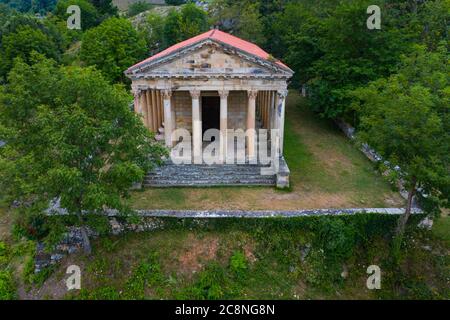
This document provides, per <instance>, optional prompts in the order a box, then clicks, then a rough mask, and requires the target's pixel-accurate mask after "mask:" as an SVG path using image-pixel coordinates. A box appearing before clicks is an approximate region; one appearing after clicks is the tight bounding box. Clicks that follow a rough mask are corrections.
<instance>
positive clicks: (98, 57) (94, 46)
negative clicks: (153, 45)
mask: <svg viewBox="0 0 450 320" xmlns="http://www.w3.org/2000/svg"><path fill="white" fill-rule="evenodd" d="M144 55H145V42H144V40H143V39H142V38H140V37H139V35H138V33H137V32H136V31H135V30H134V29H133V26H132V25H131V23H130V22H129V21H128V20H126V19H121V18H110V19H108V20H105V21H104V22H103V23H102V24H100V25H99V26H98V27H96V28H93V29H91V30H88V31H86V33H85V34H84V36H83V42H82V44H81V52H80V57H81V60H82V61H83V62H84V63H86V64H87V65H89V66H95V67H96V68H97V69H98V70H100V71H102V72H103V74H104V75H105V76H106V77H107V78H108V79H109V80H110V81H112V82H117V81H125V80H126V77H125V75H124V71H125V70H126V69H127V68H128V67H130V66H132V65H133V64H135V63H136V62H138V61H139V60H141V59H142V58H143V57H144Z"/></svg>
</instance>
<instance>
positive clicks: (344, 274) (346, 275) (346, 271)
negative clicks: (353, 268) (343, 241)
mask: <svg viewBox="0 0 450 320" xmlns="http://www.w3.org/2000/svg"><path fill="white" fill-rule="evenodd" d="M341 277H342V278H344V279H347V278H348V268H347V265H345V264H344V265H343V266H342V272H341Z"/></svg>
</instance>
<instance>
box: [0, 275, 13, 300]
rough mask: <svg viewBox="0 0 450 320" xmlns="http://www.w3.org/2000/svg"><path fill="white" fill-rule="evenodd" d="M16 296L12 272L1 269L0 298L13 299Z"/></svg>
mask: <svg viewBox="0 0 450 320" xmlns="http://www.w3.org/2000/svg"><path fill="white" fill-rule="evenodd" d="M15 298H16V292H15V285H14V280H13V277H12V274H11V272H10V271H2V270H0V300H12V299H15Z"/></svg>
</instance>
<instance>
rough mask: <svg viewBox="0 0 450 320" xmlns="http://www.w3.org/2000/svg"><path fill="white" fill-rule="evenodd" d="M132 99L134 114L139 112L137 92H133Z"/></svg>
mask: <svg viewBox="0 0 450 320" xmlns="http://www.w3.org/2000/svg"><path fill="white" fill-rule="evenodd" d="M133 97H134V108H133V109H134V112H135V113H138V110H139V91H138V90H133Z"/></svg>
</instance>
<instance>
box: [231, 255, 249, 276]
mask: <svg viewBox="0 0 450 320" xmlns="http://www.w3.org/2000/svg"><path fill="white" fill-rule="evenodd" d="M230 268H231V270H232V271H233V272H235V273H236V274H238V275H242V274H243V273H244V272H245V271H246V270H247V261H246V258H245V255H244V253H243V252H241V251H235V252H234V254H233V255H232V256H231V258H230Z"/></svg>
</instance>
